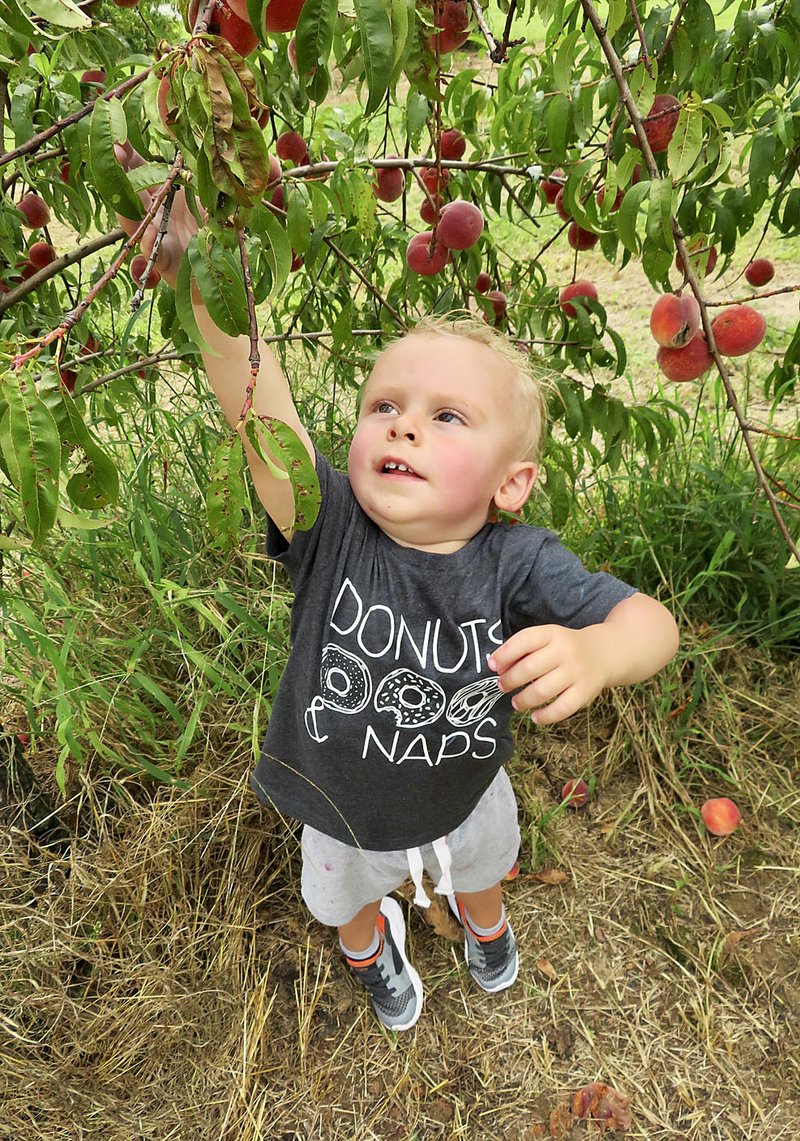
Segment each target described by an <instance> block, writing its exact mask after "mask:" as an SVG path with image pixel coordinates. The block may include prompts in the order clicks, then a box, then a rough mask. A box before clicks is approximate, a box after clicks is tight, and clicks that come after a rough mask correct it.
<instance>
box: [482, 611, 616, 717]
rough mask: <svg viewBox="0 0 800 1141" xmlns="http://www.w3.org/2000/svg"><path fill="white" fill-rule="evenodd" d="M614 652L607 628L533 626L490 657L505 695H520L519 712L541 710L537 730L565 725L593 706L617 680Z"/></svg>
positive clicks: (515, 703) (515, 702)
mask: <svg viewBox="0 0 800 1141" xmlns="http://www.w3.org/2000/svg"><path fill="white" fill-rule="evenodd" d="M609 657H610V647H609V645H608V638H607V634H606V631H605V630H604V629H603V626H602V625H599V626H586V627H584V628H583V629H580V630H572V629H570V628H568V627H566V626H528V627H526V629H524V630H519V631H518V632H517V633H516V634H512V636H511V637H510V638H508V639H507V641H505V642H504V643H503V645H502V646H500V647H498V649H496V650H495V651H494V653H493V654H492V656H491V657H490V658H489V668H490V669H493V670H494V671H495V672H496V674H497V680H498V683H499V685H500V688H501V689H502V690H503V691H504V692H505V693H510V692H512V691H513V690H519V692H518V693H516V694H515V696H514V699H513V703H512V704H513V706H514V708H515V709H516V710H518V711H520V712H523V711H524V710H526V709H533V710H535V712H534V713H532V714H531V720H533V721H535V722H536V724H537V725H551V724H553V723H554V722H556V721H563V720H564V718H566V717H569V716H571V715H572V714H573V713H575V712H576V710H578V709H581V708H582V706H584V705H587V704H588V703H589V702H590V701H592V700H593V699H594V698H595V697H597V695H598V693H600V691H601V690H602V689H605V687H606V686H607V685H609V684H610V681H611V671H610V668H609Z"/></svg>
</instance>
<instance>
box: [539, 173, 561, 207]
mask: <svg viewBox="0 0 800 1141" xmlns="http://www.w3.org/2000/svg"><path fill="white" fill-rule="evenodd" d="M566 177H567V176H566V175H565V174H564V171H563V170H562V169H561V167H558V169H557V170H554V171H553V173H552V174H551V175H548V176H547V178H543V179H542V181H541V182H540V183H539V189H540V190H541V192H542V194H543V195H544V198H545V202H547V204H548V205H549V206H552V205H554V203H555V200H556V195H557V194H558V192H559V190H561V189H562V188H563V186H564V181H563V180H564V179H565V178H566Z"/></svg>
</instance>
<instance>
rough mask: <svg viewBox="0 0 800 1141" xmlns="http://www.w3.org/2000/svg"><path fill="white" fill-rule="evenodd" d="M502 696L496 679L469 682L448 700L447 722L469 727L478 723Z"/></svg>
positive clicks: (489, 678)
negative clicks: (475, 722)
mask: <svg viewBox="0 0 800 1141" xmlns="http://www.w3.org/2000/svg"><path fill="white" fill-rule="evenodd" d="M503 696H504V695H503V691H502V690H501V689H500V686H499V685H498V684H497V678H496V677H486V678H482V679H481V681H473V682H470V684H469V685H465V686H462V688H461V689H459V690H458V692H457V693H454V694H453V696H452V697H451V698H450V704H449V705H448V707H447V720H448V721H450V722H451V724H453V725H471V724H472V723H473V721H480V720H481V718H483V717H485V716H486V714H487V713H488V712H489V710H490V709H491V708H492V706H493V705H494V704H495V703H496V702H498V701H499V700H500V698H501V697H503Z"/></svg>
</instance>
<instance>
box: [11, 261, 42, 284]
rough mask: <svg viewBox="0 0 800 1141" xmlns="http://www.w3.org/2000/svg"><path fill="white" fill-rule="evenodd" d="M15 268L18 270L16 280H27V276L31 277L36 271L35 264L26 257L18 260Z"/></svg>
mask: <svg viewBox="0 0 800 1141" xmlns="http://www.w3.org/2000/svg"><path fill="white" fill-rule="evenodd" d="M16 268H17V269H18V270H19V277H18V278H17V280H18V281H27V280H28V279H29V278H31V277H33V275H34V274H35V273H37V272H38V271H37V269H36V266H35V265H34V264H33V262H31V261H29V260H28V258H25V260H24V261H18V262H17V265H16Z"/></svg>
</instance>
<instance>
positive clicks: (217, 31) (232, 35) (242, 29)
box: [185, 0, 258, 56]
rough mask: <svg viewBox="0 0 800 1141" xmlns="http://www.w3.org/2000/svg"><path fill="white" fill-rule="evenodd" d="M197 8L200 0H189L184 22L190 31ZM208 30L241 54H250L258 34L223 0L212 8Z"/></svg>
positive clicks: (193, 24) (194, 22)
mask: <svg viewBox="0 0 800 1141" xmlns="http://www.w3.org/2000/svg"><path fill="white" fill-rule="evenodd" d="M199 8H200V0H189V6H188V8H187V9H186V16H185V23H186V26H187V27H188V29H189V31H190V32H193V31H194V26H195V24H196V23H197V13H198V11H199ZM208 30H209V32H210V34H211V35H212V36H222V37H223V39H226V40H227V41H228V43H229V44H230V45H231V47H232V48H233V50H234V51H236V52H238V53H239V55H241V56H246V55H250V53H251V52H252V51H253V50H254V49H255V47H256V46H257V44H258V36H257V35H256V33H255V31H254V30H253V27H252V25H251V24H250V23H249V21H247V20H242V19H240V17H239V16H237V15H236V13H235V12H234V11H233V10H232V9H231V8H229V7H228V5H227V4H226V3H225V0H222V2H221V3H220V4H219V6H218V7H217V8H215V9H214V12H213V13H212V15H211V19H210V20H209V22H208Z"/></svg>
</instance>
